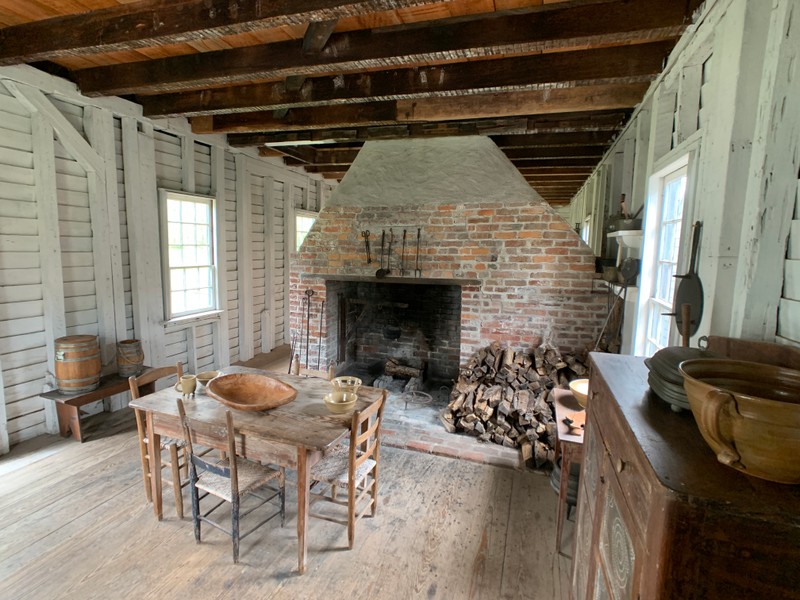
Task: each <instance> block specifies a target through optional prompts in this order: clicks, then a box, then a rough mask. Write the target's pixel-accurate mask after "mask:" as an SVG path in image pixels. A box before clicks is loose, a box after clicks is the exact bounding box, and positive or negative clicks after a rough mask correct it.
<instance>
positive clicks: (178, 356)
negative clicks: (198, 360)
mask: <svg viewBox="0 0 800 600" xmlns="http://www.w3.org/2000/svg"><path fill="white" fill-rule="evenodd" d="M188 331H189V330H187V329H178V330H174V331H168V332H167V333H166V334H165V335H164V355H165V356H166V358H167V361H166V362H167V364H168V365H174V364H175V363H176V362H178V361H180V362H182V363H183V364H184V365H188V364H189V357H188V349H189V345H188V339H187V335H188Z"/></svg>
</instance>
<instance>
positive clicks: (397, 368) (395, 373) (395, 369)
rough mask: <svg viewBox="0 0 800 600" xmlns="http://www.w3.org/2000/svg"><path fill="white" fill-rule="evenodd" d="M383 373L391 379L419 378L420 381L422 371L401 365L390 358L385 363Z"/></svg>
mask: <svg viewBox="0 0 800 600" xmlns="http://www.w3.org/2000/svg"><path fill="white" fill-rule="evenodd" d="M383 372H384V373H385V374H386V375H391V376H392V377H405V378H406V379H411V378H412V377H419V378H420V379H421V378H422V372H423V369H422V368H417V367H411V366H409V365H401V364H400V363H398V362H397V361H396V360H395V359H393V358H390V359H389V360H387V361H386V364H385V365H384V367H383Z"/></svg>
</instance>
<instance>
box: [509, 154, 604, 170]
mask: <svg viewBox="0 0 800 600" xmlns="http://www.w3.org/2000/svg"><path fill="white" fill-rule="evenodd" d="M511 162H512V163H513V164H514V166H515V167H517V169H520V171H521V170H522V169H523V168H525V167H591V168H594V167H596V166H597V163H598V162H599V160H598V159H597V158H592V157H588V158H533V159H531V158H521V159H517V160H512V161H511Z"/></svg>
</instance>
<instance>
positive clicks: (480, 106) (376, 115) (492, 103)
mask: <svg viewBox="0 0 800 600" xmlns="http://www.w3.org/2000/svg"><path fill="white" fill-rule="evenodd" d="M646 89H647V84H639V83H632V84H622V85H597V86H581V87H574V88H559V89H553V90H537V91H532V92H508V93H498V94H476V95H473V96H462V97H458V98H423V99H420V100H397V101H394V100H390V101H383V102H371V103H368V104H355V105H343V106H326V107H318V108H298V109H293V110H291V111H290V112H289V113H288V114H287V115H286V117H285V118H283V119H276V118H275V116H274V115H273V113H272V112H265V111H260V112H252V113H239V114H231V115H210V116H204V117H195V118H194V119H192V130H193V131H194V132H195V133H242V132H251V131H280V130H282V129H318V128H327V127H353V126H361V125H366V126H370V125H388V124H395V123H404V122H405V123H407V122H413V121H419V122H423V121H424V122H430V121H449V120H457V119H465V118H466V119H481V118H491V117H497V116H515V115H528V114H537V113H538V114H542V113H553V112H565V111H571V112H572V111H580V110H608V109H611V110H619V109H629V108H632V107H633V106H635V105H636V104H637V103H638V102H639V101H640V100H641V98H642V95H643V94H644V92H645V90H646Z"/></svg>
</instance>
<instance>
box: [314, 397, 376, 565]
mask: <svg viewBox="0 0 800 600" xmlns="http://www.w3.org/2000/svg"><path fill="white" fill-rule="evenodd" d="M385 403H386V390H383V393H382V394H381V397H380V398H379V399H378V400H376V401H375V402H373V403H372V404H370V405H369V406H368V407H367V408H365V409H363V410H361V411H358V412H355V413H353V418H352V421H351V427H350V443H349V445H347V446H345V445H342V446H339V447H337V448H335V449H334V450H332V451H331V452H330V453H329V454H326V455H325V456H324V457H323V458H322V459H321V460H320V461H319V462H318V463H316V464H315V465H314V466H313V467H312V468H311V480H312V485H311V490H310V492H309V495H310V498H311V502H312V504H316V503H317V502H318V501H324V502H331V503H333V504H338V505H340V506H345V507H347V517H346V518H343V517H341V516H338V515H336V514H330V513H327V512H326V513H321V512H314V511H311V512H310V513H309V515H310V516H311V517H315V518H317V519H324V520H326V521H332V522H334V523H339V524H340V525H345V526H346V527H347V543H348V546H349V548H350V549H352V548H353V543H354V541H355V527H356V522H357V521H358V520H359V519H360V518H361V517H362V516H364V515H365V514H366V513H367V511H369V512H370V516H372V517H374V516H375V515H376V513H377V509H378V472H379V467H380V441H381V419H382V418H383V408H384V405H385ZM338 488H346V490H347V498H346V499H345V498H344V497H341V496H339V495H337V491H338Z"/></svg>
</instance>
